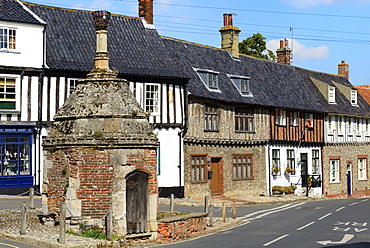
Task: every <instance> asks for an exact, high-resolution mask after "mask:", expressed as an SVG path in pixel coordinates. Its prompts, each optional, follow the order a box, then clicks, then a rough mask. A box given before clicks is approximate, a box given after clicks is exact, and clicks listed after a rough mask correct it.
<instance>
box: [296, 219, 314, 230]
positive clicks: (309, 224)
mask: <svg viewBox="0 0 370 248" xmlns="http://www.w3.org/2000/svg"><path fill="white" fill-rule="evenodd" d="M314 223H315V221H312V222H310V223H308V224H307V225H305V226H302V227H300V228H298V229H297V231H300V230H302V229H304V228H306V227H308V226H311V225H312V224H314Z"/></svg>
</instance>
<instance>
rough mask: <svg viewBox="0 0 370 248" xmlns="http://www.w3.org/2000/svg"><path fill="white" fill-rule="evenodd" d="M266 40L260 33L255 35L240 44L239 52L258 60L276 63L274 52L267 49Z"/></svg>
mask: <svg viewBox="0 0 370 248" xmlns="http://www.w3.org/2000/svg"><path fill="white" fill-rule="evenodd" d="M265 39H266V38H265V37H263V35H262V34H260V33H257V34H253V35H252V36H251V37H248V38H246V39H245V40H243V41H241V42H239V52H240V53H242V54H246V55H250V56H253V57H256V58H261V59H267V60H271V61H276V56H275V54H274V52H273V51H271V50H268V49H267V47H266V41H265Z"/></svg>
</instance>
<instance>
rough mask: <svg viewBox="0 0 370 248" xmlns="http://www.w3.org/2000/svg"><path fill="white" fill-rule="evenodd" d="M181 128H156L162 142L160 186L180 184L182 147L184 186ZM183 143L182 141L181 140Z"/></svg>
mask: <svg viewBox="0 0 370 248" xmlns="http://www.w3.org/2000/svg"><path fill="white" fill-rule="evenodd" d="M179 131H180V129H179V128H170V129H161V130H158V129H157V130H155V131H154V132H155V133H158V139H159V142H160V152H159V154H157V156H158V155H159V156H160V157H159V162H158V164H157V166H160V168H158V169H159V170H160V174H159V175H158V187H177V186H179V183H180V182H179V180H180V179H179V168H178V166H179V160H180V159H179V153H180V149H181V186H184V165H183V157H184V156H183V150H182V144H181V148H180V146H179V137H180V136H179V135H178V133H179ZM181 143H182V142H181Z"/></svg>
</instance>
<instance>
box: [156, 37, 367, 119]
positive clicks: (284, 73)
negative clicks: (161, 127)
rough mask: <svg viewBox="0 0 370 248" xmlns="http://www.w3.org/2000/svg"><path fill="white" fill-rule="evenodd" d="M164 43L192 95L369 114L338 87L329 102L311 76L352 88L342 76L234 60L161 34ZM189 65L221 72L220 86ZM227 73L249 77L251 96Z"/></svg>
mask: <svg viewBox="0 0 370 248" xmlns="http://www.w3.org/2000/svg"><path fill="white" fill-rule="evenodd" d="M163 39H164V42H165V43H166V45H167V46H168V48H170V49H171V51H172V52H173V53H174V54H175V56H176V59H177V60H179V61H180V62H181V64H182V65H183V66H184V70H186V72H187V73H188V74H189V75H190V77H191V79H190V81H189V92H190V94H191V95H193V96H197V97H204V98H211V99H214V100H219V101H225V102H232V103H243V104H254V105H263V106H271V107H279V108H285V109H296V110H305V111H313V112H324V113H338V114H353V115H359V116H366V115H369V113H368V111H367V109H366V108H368V105H367V103H366V102H365V101H364V100H363V98H362V97H361V96H359V97H358V105H359V107H354V106H352V105H351V103H350V102H349V101H348V100H347V99H346V98H345V97H344V95H343V94H341V93H340V92H339V90H337V92H336V96H337V104H336V105H333V104H328V101H327V100H326V99H325V98H324V97H323V95H322V94H321V93H320V91H319V90H318V88H317V87H316V85H315V84H314V83H313V82H312V80H311V79H310V77H313V78H315V79H317V80H320V81H323V82H324V83H327V84H330V85H334V84H333V83H332V81H335V82H337V83H340V84H343V85H346V86H348V87H351V88H354V87H353V86H352V85H351V84H350V83H349V82H348V80H346V79H345V78H344V77H342V76H337V75H332V74H327V73H320V72H313V71H309V70H305V69H302V68H298V67H295V66H290V65H284V64H279V63H274V62H270V61H267V60H262V59H257V58H254V57H250V56H246V55H241V56H240V60H236V59H233V58H232V57H231V55H230V54H229V52H227V51H223V50H221V49H218V48H213V47H207V46H203V45H199V44H195V43H190V42H186V41H181V40H176V39H172V38H168V37H163ZM192 68H200V69H208V70H214V71H217V72H220V74H219V89H220V91H221V92H212V91H209V90H208V89H207V87H206V86H205V85H204V84H203V82H202V81H201V79H200V78H199V76H198V75H197V73H196V72H195V70H194V69H192ZM227 74H233V75H241V76H249V77H250V90H251V92H252V94H253V97H243V96H242V95H241V94H240V93H239V91H238V90H237V89H236V87H235V86H234V84H233V83H232V82H231V80H230V79H229V77H228V76H227Z"/></svg>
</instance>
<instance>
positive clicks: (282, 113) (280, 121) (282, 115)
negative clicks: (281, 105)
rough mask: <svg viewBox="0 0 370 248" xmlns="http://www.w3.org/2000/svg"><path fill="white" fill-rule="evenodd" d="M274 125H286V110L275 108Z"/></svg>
mask: <svg viewBox="0 0 370 248" xmlns="http://www.w3.org/2000/svg"><path fill="white" fill-rule="evenodd" d="M275 125H277V126H286V110H284V109H277V110H275Z"/></svg>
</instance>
